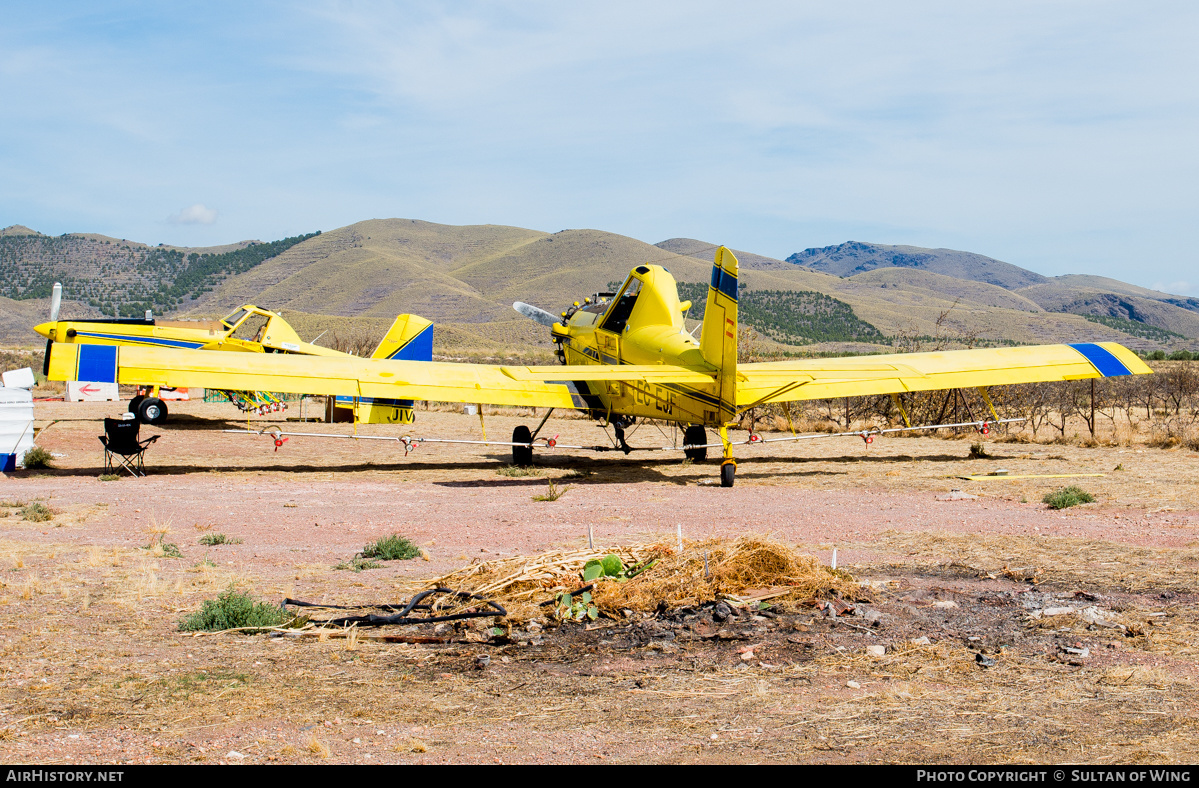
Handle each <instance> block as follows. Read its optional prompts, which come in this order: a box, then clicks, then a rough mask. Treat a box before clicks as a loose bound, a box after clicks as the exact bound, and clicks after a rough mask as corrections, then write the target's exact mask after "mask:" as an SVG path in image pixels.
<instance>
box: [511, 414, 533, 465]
mask: <svg viewBox="0 0 1199 788" xmlns="http://www.w3.org/2000/svg"><path fill="white" fill-rule="evenodd" d="M512 442H513V443H528V444H532V442H533V433H531V432H529V428H528V427H526V426H524V425H523V424H522V425H520V426H519V427H517V428H516V429H514V430H512ZM512 464H513V465H515V466H517V467H519V468H527V467H529V466H530V465H532V464H533V447H532V446H531V445H530V446H513V447H512Z"/></svg>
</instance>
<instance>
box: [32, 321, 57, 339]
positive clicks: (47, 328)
mask: <svg viewBox="0 0 1199 788" xmlns="http://www.w3.org/2000/svg"><path fill="white" fill-rule="evenodd" d="M26 325H28V324H26ZM56 325H58V324H57V323H42V324H41V325H40V326H34V327H33V330H34V331H36V332H38V333H39V334H41V335H42V336H44V337H45V338H46V339H49V338H50V332H51V331H53V330H54V326H56Z"/></svg>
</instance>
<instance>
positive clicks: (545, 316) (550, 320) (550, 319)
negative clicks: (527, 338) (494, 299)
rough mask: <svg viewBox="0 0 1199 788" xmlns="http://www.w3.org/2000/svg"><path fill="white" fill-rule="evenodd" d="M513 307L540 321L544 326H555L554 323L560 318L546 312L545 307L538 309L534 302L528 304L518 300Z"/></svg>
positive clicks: (531, 318)
mask: <svg viewBox="0 0 1199 788" xmlns="http://www.w3.org/2000/svg"><path fill="white" fill-rule="evenodd" d="M512 308H513V309H515V310H516V311H517V312H520V313H521V314H522V315H524V316H525V317H527V318H529V319H530V320H533V321H535V322H537V323H540V324H541V325H543V326H550V327H553V325H554V323H557V322H558V318H556V317H554V316H553V315H551V314H550V313H549V312H546V311H545V310H544V309H538V308H537V307H535V306H533V305H532V304H526V303H524V302H523V301H517V302H516V303H515V304H513V305H512Z"/></svg>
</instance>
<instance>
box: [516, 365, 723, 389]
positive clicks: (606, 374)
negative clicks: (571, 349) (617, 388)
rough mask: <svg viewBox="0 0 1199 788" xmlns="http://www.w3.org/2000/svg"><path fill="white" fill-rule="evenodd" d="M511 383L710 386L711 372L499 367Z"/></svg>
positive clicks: (639, 367) (619, 367)
mask: <svg viewBox="0 0 1199 788" xmlns="http://www.w3.org/2000/svg"><path fill="white" fill-rule="evenodd" d="M500 371H502V372H503V373H504V374H505V375H507V376H508V377H510V378H512V379H513V380H519V381H533V380H540V381H544V382H547V383H548V382H551V381H568V380H595V381H605V380H617V381H630V382H631V381H644V382H646V383H692V384H700V383H711V382H712V381H713V374H712V372H710V371H708V370H705V369H701V368H698V367H676V366H669V365H666V364H619V365H617V364H578V365H571V366H566V367H562V366H555V367H500Z"/></svg>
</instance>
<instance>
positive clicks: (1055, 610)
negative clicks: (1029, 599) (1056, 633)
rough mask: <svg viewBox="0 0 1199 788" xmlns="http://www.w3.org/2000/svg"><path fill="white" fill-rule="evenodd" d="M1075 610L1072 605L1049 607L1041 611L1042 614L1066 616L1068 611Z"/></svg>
mask: <svg viewBox="0 0 1199 788" xmlns="http://www.w3.org/2000/svg"><path fill="white" fill-rule="evenodd" d="M1073 612H1074V608H1072V607H1047V608H1045V609H1044V610H1042V611H1041V615H1043V616H1064V615H1066V614H1068V613H1073Z"/></svg>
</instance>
